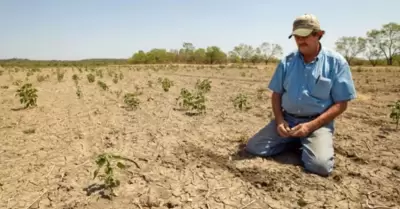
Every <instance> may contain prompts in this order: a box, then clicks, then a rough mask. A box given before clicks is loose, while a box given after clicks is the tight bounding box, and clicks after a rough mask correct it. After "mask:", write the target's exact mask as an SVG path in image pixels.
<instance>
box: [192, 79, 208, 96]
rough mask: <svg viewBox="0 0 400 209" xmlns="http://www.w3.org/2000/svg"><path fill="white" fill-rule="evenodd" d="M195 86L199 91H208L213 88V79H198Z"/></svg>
mask: <svg viewBox="0 0 400 209" xmlns="http://www.w3.org/2000/svg"><path fill="white" fill-rule="evenodd" d="M195 88H196V89H198V90H199V91H202V92H204V93H207V92H209V91H210V90H211V81H210V80H209V79H205V80H203V81H200V80H197V82H196V85H195Z"/></svg>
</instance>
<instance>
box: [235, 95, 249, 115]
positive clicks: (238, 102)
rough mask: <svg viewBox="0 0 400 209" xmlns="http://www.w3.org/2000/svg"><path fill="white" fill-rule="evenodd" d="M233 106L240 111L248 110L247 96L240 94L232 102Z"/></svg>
mask: <svg viewBox="0 0 400 209" xmlns="http://www.w3.org/2000/svg"><path fill="white" fill-rule="evenodd" d="M232 101H233V106H234V107H235V108H238V109H240V110H242V111H243V110H248V109H249V108H250V107H249V106H248V102H247V95H245V94H242V93H240V94H239V95H237V96H236V97H235V98H234V99H233V100H232Z"/></svg>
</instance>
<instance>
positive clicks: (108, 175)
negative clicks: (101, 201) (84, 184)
mask: <svg viewBox="0 0 400 209" xmlns="http://www.w3.org/2000/svg"><path fill="white" fill-rule="evenodd" d="M119 160H124V158H123V157H121V156H118V155H113V154H101V155H99V156H98V157H97V159H96V165H97V168H96V170H95V171H94V173H93V179H95V178H96V177H98V178H99V180H102V181H103V186H104V187H103V188H104V190H105V192H107V193H108V195H107V194H105V195H104V196H107V197H109V198H112V196H117V194H116V193H115V192H114V188H115V187H118V186H119V185H120V181H119V180H118V179H117V178H116V176H115V175H114V174H115V173H114V172H115V170H116V167H118V168H120V169H125V168H126V166H125V164H123V163H122V162H120V161H119ZM115 161H116V162H115ZM103 167H104V169H103V172H101V169H102V168H103Z"/></svg>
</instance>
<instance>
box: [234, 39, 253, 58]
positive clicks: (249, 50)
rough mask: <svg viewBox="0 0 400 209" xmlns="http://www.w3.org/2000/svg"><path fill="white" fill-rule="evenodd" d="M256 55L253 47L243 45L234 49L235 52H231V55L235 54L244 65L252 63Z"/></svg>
mask: <svg viewBox="0 0 400 209" xmlns="http://www.w3.org/2000/svg"><path fill="white" fill-rule="evenodd" d="M254 53H255V50H254V48H253V47H252V46H251V45H247V44H243V43H242V44H239V45H238V46H235V47H234V48H233V51H232V52H231V54H234V55H235V56H237V57H239V58H240V61H241V62H242V63H245V62H250V61H251V57H253V55H254Z"/></svg>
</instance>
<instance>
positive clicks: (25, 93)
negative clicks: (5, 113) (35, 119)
mask: <svg viewBox="0 0 400 209" xmlns="http://www.w3.org/2000/svg"><path fill="white" fill-rule="evenodd" d="M37 91H38V90H37V89H36V88H33V87H32V84H31V83H27V84H24V85H23V86H22V87H21V88H19V89H18V90H17V92H16V95H15V96H19V97H20V99H19V101H20V103H21V104H25V108H28V107H30V106H36V102H37V97H38V96H37V94H36V93H37Z"/></svg>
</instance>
